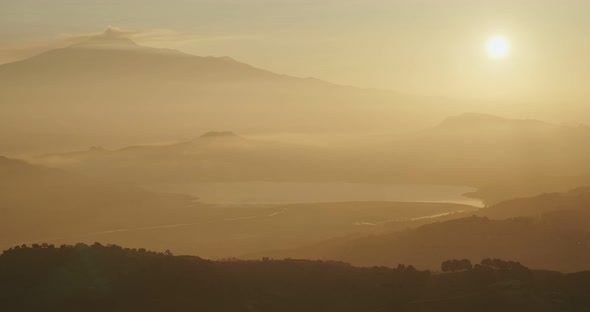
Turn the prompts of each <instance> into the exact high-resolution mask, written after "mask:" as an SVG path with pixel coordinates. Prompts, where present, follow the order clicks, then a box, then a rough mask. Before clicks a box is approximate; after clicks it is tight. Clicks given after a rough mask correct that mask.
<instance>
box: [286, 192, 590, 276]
mask: <svg viewBox="0 0 590 312" xmlns="http://www.w3.org/2000/svg"><path fill="white" fill-rule="evenodd" d="M588 194H590V193H589V189H588V188H581V189H576V190H573V191H571V192H568V193H564V194H547V195H541V196H536V197H532V198H526V199H517V200H512V201H507V202H504V203H501V204H498V205H496V206H492V207H488V208H485V209H481V210H479V211H477V212H468V213H458V214H454V215H447V216H444V217H442V218H440V219H443V220H444V221H439V222H437V219H436V218H435V219H427V220H423V219H422V220H417V221H414V222H407V221H406V222H401V224H398V223H400V222H397V221H392V222H389V223H388V224H385V226H386V227H388V228H390V229H399V228H404V227H409V226H412V225H414V226H416V225H421V224H423V223H429V224H426V225H422V226H419V227H417V228H414V229H408V230H404V231H398V232H391V233H387V234H380V235H371V236H365V237H360V238H359V237H355V238H350V237H349V238H340V239H333V240H330V241H326V242H324V243H321V244H317V245H312V246H309V247H306V248H300V249H296V250H291V251H284V252H277V253H276V254H275V255H276V256H278V257H305V258H310V259H333V260H340V261H346V262H350V263H353V264H357V265H368V266H370V265H387V266H395V265H396V264H397V263H414V264H416V265H417V266H419V267H424V268H435V267H437V266H438V263H439V262H441V261H443V260H444V259H447V258H468V259H477V258H486V257H494V256H499V257H502V258H511V259H515V260H518V261H520V262H522V263H525V264H526V265H528V266H530V267H533V268H548V269H554V270H561V271H570V272H571V271H578V270H588V269H590V266H589V265H588V263H590V248H589V246H590V227H589V226H588V224H590V212H589V211H590V205H589V202H588V198H589V197H588ZM466 214H474V215H479V216H468V217H462V216H465V215H466ZM486 216H489V218H488V217H486ZM519 216H522V217H519ZM491 218H495V219H491ZM498 218H499V219H498ZM502 218H508V219H502ZM445 219H446V220H445ZM448 219H451V220H448Z"/></svg>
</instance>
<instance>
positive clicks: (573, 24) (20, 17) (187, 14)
mask: <svg viewBox="0 0 590 312" xmlns="http://www.w3.org/2000/svg"><path fill="white" fill-rule="evenodd" d="M109 26H114V27H118V28H121V29H124V30H133V31H137V33H135V34H133V37H134V39H135V40H136V41H137V42H138V43H140V44H145V45H150V46H161V47H169V48H176V49H180V50H182V51H185V52H189V53H193V54H197V55H216V56H225V55H227V56H231V57H233V58H235V59H237V60H240V61H243V62H246V63H249V64H252V65H254V66H257V67H262V68H265V69H269V70H272V71H275V72H279V73H284V74H291V75H296V76H303V77H307V76H313V77H317V78H321V79H325V80H329V81H333V82H337V83H343V84H351V85H357V86H363V87H378V88H387V89H394V90H398V91H401V92H405V93H414V94H423V95H444V96H454V97H470V98H506V99H510V100H519V101H582V100H587V99H590V1H588V0H551V1H549V0H538V1H536V0H529V1H502V0H494V1H483V0H463V1H460V0H446V1H445V0H190V1H189V0H119V1H114V0H83V1H81V0H51V1H44V0H0V63H1V62H9V61H14V60H17V59H19V58H23V57H25V56H28V55H31V54H34V53H38V52H39V51H41V50H43V49H47V48H53V47H57V46H61V45H64V44H65V43H67V42H69V40H71V38H72V37H73V38H75V37H77V36H80V35H84V34H92V33H97V32H100V31H102V30H104V29H105V28H107V27H109ZM494 35H502V36H504V37H505V38H506V39H507V40H509V41H510V44H511V52H510V54H509V55H508V57H506V58H505V59H501V60H494V59H491V58H489V56H488V55H487V54H486V50H485V44H486V41H487V40H488V39H489V38H490V37H492V36H494Z"/></svg>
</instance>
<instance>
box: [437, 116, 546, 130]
mask: <svg viewBox="0 0 590 312" xmlns="http://www.w3.org/2000/svg"><path fill="white" fill-rule="evenodd" d="M552 128H555V126H554V125H552V124H550V123H547V122H544V121H540V120H534V119H512V118H504V117H499V116H495V115H489V114H479V113H465V114H462V115H458V116H452V117H448V118H446V119H445V120H443V121H442V122H441V123H440V124H439V125H437V126H436V127H435V128H434V130H435V131H440V132H444V131H448V132H451V131H458V132H460V131H525V130H527V129H528V130H531V131H532V130H542V129H547V130H549V129H552Z"/></svg>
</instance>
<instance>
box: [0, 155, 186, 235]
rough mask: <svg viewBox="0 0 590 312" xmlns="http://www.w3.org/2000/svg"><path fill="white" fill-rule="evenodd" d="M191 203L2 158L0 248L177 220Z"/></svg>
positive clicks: (0, 166)
mask: <svg viewBox="0 0 590 312" xmlns="http://www.w3.org/2000/svg"><path fill="white" fill-rule="evenodd" d="M191 200H192V198H191V197H189V196H182V195H169V194H157V193H153V192H148V191H145V190H142V189H139V188H136V187H133V186H129V185H125V184H121V183H118V182H114V181H112V180H97V179H91V178H87V177H84V176H80V175H77V174H71V173H67V172H64V171H62V170H57V169H50V168H45V167H41V166H34V165H30V164H28V163H25V162H23V161H20V160H15V159H9V158H5V157H0V214H1V216H2V217H1V218H0V237H1V239H0V245H4V244H7V243H18V242H23V241H24V242H26V241H31V240H37V239H48V238H64V237H69V236H73V237H75V236H76V235H80V234H87V233H91V232H95V231H100V230H112V229H116V228H119V227H134V226H149V225H154V224H157V225H159V224H162V223H166V222H172V220H174V222H176V221H178V220H179V219H180V220H183V219H184V218H186V217H187V216H189V215H191V209H190V208H188V207H187V205H188V204H189V203H190V202H191ZM184 220H185V219H184Z"/></svg>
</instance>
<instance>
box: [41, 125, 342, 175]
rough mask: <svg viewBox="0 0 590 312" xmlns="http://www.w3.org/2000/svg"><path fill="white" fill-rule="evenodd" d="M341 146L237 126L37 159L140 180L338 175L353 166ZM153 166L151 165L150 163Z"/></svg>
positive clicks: (80, 169) (64, 166)
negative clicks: (274, 137) (240, 130)
mask: <svg viewBox="0 0 590 312" xmlns="http://www.w3.org/2000/svg"><path fill="white" fill-rule="evenodd" d="M336 155H337V154H336V151H333V150H330V149H328V148H322V147H317V146H306V145H301V144H289V143H281V142H273V141H264V140H253V139H248V138H245V137H242V136H239V135H236V134H235V133H233V132H231V131H221V132H215V131H211V132H207V133H205V134H203V135H201V136H199V137H198V138H196V139H193V140H188V141H182V142H178V143H171V144H164V145H136V146H129V147H125V148H122V149H118V150H105V149H96V148H92V149H90V150H87V151H80V152H70V153H62V154H52V155H46V156H43V157H40V158H37V159H36V161H38V162H40V163H43V164H46V165H49V166H57V167H61V168H67V169H70V170H75V171H77V172H82V173H85V174H90V175H96V176H103V177H110V178H116V179H122V180H127V181H132V182H134V183H140V184H141V183H165V182H173V183H186V182H198V181H250V180H258V181H260V180H271V181H277V180H278V181H288V180H291V181H299V180H303V181H306V180H307V181H314V180H337V179H341V178H343V177H344V176H345V174H346V172H348V171H349V170H348V169H346V167H347V166H348V165H347V163H346V162H345V161H344V159H339V158H337V157H336ZM148 168H149V169H148Z"/></svg>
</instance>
